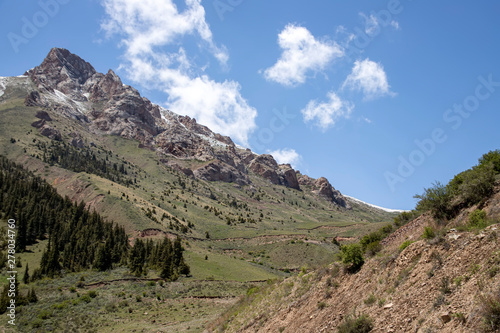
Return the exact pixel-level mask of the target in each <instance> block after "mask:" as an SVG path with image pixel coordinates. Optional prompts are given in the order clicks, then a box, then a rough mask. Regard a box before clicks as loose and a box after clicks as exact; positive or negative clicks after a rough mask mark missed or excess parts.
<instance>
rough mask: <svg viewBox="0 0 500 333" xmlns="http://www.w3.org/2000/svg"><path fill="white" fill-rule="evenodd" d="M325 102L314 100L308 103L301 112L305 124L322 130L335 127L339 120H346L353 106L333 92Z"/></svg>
mask: <svg viewBox="0 0 500 333" xmlns="http://www.w3.org/2000/svg"><path fill="white" fill-rule="evenodd" d="M327 97H328V100H327V101H326V102H318V101H316V100H313V101H309V103H307V105H306V107H305V108H304V109H302V110H301V113H302V115H303V117H304V121H305V122H311V121H312V122H314V124H315V125H316V126H318V127H319V128H320V129H322V130H327V129H328V128H330V127H332V126H333V125H335V123H336V122H337V121H338V120H339V119H341V118H348V117H349V115H350V114H351V111H352V109H353V108H354V106H353V105H352V104H351V103H350V102H347V101H344V100H342V99H341V98H340V97H339V96H337V94H335V93H334V92H329V93H328V95H327Z"/></svg>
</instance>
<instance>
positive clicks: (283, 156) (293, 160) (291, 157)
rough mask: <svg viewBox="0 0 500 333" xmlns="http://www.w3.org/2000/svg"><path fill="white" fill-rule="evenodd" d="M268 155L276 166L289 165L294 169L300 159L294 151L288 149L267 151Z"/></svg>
mask: <svg viewBox="0 0 500 333" xmlns="http://www.w3.org/2000/svg"><path fill="white" fill-rule="evenodd" d="M268 153H269V154H271V155H273V157H274V159H275V160H276V162H278V164H290V165H292V168H294V169H295V168H297V165H298V164H299V163H300V161H301V159H302V157H301V156H300V155H299V154H298V153H297V152H296V151H295V149H290V148H284V149H278V150H275V151H268Z"/></svg>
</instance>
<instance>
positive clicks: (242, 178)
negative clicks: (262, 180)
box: [193, 161, 250, 185]
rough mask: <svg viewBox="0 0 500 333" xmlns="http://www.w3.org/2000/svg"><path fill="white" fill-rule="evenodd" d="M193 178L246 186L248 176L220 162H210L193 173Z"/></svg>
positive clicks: (248, 182)
mask: <svg viewBox="0 0 500 333" xmlns="http://www.w3.org/2000/svg"><path fill="white" fill-rule="evenodd" d="M193 173H194V175H195V177H197V178H200V179H203V180H208V181H222V182H226V183H237V184H239V185H248V184H250V180H249V179H248V176H246V175H245V174H243V173H241V172H240V171H238V170H237V169H235V168H234V167H232V166H230V165H228V164H226V163H223V162H221V161H214V162H210V163H208V164H207V165H204V166H202V167H200V168H198V169H196V170H194V171H193Z"/></svg>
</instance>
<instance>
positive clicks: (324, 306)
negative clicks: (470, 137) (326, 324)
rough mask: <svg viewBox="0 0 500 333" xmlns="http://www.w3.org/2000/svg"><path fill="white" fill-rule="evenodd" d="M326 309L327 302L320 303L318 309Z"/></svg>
mask: <svg viewBox="0 0 500 333" xmlns="http://www.w3.org/2000/svg"><path fill="white" fill-rule="evenodd" d="M324 308H326V303H325V302H318V309H320V310H323V309H324Z"/></svg>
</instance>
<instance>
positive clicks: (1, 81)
mask: <svg viewBox="0 0 500 333" xmlns="http://www.w3.org/2000/svg"><path fill="white" fill-rule="evenodd" d="M6 81H7V78H6V77H3V76H0V97H2V95H3V94H4V91H5V82H6Z"/></svg>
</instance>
